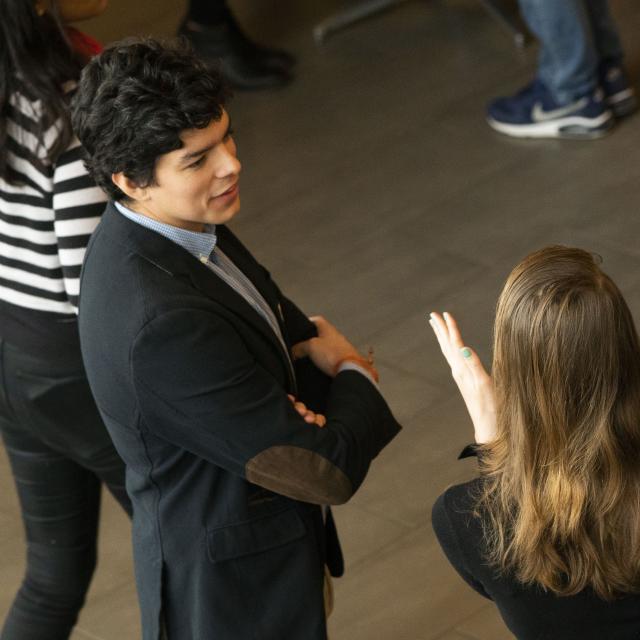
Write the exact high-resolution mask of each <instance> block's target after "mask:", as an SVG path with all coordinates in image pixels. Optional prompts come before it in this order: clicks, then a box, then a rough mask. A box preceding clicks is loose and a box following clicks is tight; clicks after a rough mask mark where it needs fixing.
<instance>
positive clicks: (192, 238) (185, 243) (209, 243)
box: [114, 202, 218, 262]
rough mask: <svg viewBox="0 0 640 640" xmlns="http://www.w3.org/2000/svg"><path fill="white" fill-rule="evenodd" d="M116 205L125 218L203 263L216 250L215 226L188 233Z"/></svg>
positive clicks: (208, 225)
mask: <svg viewBox="0 0 640 640" xmlns="http://www.w3.org/2000/svg"><path fill="white" fill-rule="evenodd" d="M114 204H115V205H116V208H117V209H118V211H119V212H120V213H121V214H122V215H123V216H124V217H125V218H129V220H131V221H132V222H135V223H137V224H139V225H140V226H142V227H146V228H147V229H151V231H155V232H156V233H159V234H160V235H162V236H164V237H165V238H168V239H169V240H171V241H172V242H175V243H176V244H177V245H180V246H181V247H182V248H183V249H186V250H187V251H188V252H189V253H190V254H191V255H192V256H194V257H195V258H198V260H200V261H202V262H206V261H207V260H208V259H209V257H210V256H211V254H212V253H213V250H214V249H215V246H216V242H217V241H218V238H217V236H216V226H215V225H214V224H207V225H205V226H204V231H202V232H197V231H188V230H187V229H181V228H180V227H174V226H173V225H170V224H165V223H163V222H158V221H157V220H154V219H153V218H149V217H148V216H145V215H142V214H141V213H137V212H135V211H132V210H131V209H129V208H128V207H126V206H125V205H123V204H122V203H120V202H114Z"/></svg>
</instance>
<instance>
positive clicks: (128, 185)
mask: <svg viewBox="0 0 640 640" xmlns="http://www.w3.org/2000/svg"><path fill="white" fill-rule="evenodd" d="M111 180H112V181H113V184H115V185H116V187H118V189H120V191H122V193H124V194H125V195H126V196H127V198H129V199H130V200H135V201H137V202H144V201H145V200H147V198H148V197H149V195H148V191H147V188H146V187H140V186H138V184H137V183H136V182H134V181H133V180H132V179H131V178H129V177H128V176H125V175H124V173H122V171H119V172H118V173H112V174H111Z"/></svg>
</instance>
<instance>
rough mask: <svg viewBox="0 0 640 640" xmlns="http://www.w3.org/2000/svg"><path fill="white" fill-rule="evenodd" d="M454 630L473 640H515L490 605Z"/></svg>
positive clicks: (493, 607) (493, 606)
mask: <svg viewBox="0 0 640 640" xmlns="http://www.w3.org/2000/svg"><path fill="white" fill-rule="evenodd" d="M455 630H456V631H457V632H459V633H461V634H463V635H465V636H470V637H472V638H473V639H474V640H515V639H514V636H513V634H511V633H510V632H509V629H507V627H506V626H505V624H504V622H503V621H502V618H501V617H500V614H499V613H498V609H497V608H496V607H495V605H494V604H492V603H488V604H486V605H485V606H484V607H482V608H481V609H480V610H479V611H477V612H476V613H474V614H473V615H471V616H469V617H468V618H466V619H465V620H463V621H462V622H461V623H460V624H458V625H456V628H455Z"/></svg>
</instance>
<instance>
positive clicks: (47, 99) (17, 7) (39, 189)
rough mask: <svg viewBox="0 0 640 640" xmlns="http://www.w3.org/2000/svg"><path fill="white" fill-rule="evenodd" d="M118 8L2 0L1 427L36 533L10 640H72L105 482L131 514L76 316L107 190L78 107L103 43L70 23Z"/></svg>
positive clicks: (93, 1) (101, 1)
mask: <svg viewBox="0 0 640 640" xmlns="http://www.w3.org/2000/svg"><path fill="white" fill-rule="evenodd" d="M105 6H106V0H84V1H83V0H57V1H55V2H53V1H48V0H37V1H35V2H34V0H0V15H1V16H2V19H1V20H0V225H1V230H0V285H1V286H0V430H1V432H2V438H3V440H4V444H5V447H6V450H7V454H8V457H9V460H10V463H11V470H12V472H13V476H14V479H15V483H16V488H17V492H18V497H19V501H20V507H21V511H22V517H23V521H24V528H25V534H26V539H27V569H26V575H25V576H24V580H23V583H22V586H21V587H20V590H19V591H18V593H17V595H16V597H15V599H14V602H13V605H12V606H11V608H10V610H9V613H8V615H7V618H6V620H5V623H4V627H3V629H2V633H1V636H0V637H1V638H2V640H40V639H42V640H45V639H46V640H64V639H66V638H68V637H69V634H70V633H71V629H72V628H73V626H74V624H75V622H76V619H77V617H78V612H79V611H80V608H81V607H82V605H83V602H84V599H85V595H86V592H87V589H88V587H89V583H90V581H91V577H92V574H93V571H94V567H95V562H96V540H97V527H98V516H99V510H100V492H101V485H102V483H105V484H106V486H107V487H108V488H109V490H110V491H111V493H112V494H113V495H114V496H115V498H116V499H117V500H118V501H119V502H120V504H121V505H122V507H123V508H124V509H125V510H126V511H127V512H128V513H130V511H131V508H130V503H129V499H128V497H127V495H126V492H125V487H124V465H123V463H122V461H121V460H120V458H119V456H118V454H117V453H116V451H115V449H114V448H113V445H112V443H111V440H110V439H109V436H108V434H107V432H106V429H105V428H104V426H103V424H102V421H101V420H100V417H99V415H98V411H97V408H96V406H95V404H94V401H93V398H92V396H91V393H90V391H89V386H88V383H87V380H86V376H85V372H84V367H83V365H82V360H81V357H80V344H79V338H78V329H77V321H76V312H77V303H78V287H79V276H80V266H81V264H82V259H83V257H84V251H85V247H86V243H87V241H88V239H89V235H90V234H91V232H92V231H93V229H94V227H95V226H96V224H97V222H98V220H99V216H100V214H101V213H102V210H103V208H104V202H105V200H106V197H105V195H104V193H103V192H102V191H101V190H100V189H99V188H98V187H96V186H95V184H94V183H93V181H92V180H91V179H90V178H89V176H88V175H87V173H86V170H85V168H84V165H83V163H82V161H81V159H80V154H79V151H80V149H79V144H78V142H77V140H76V139H75V138H74V136H73V134H72V131H71V127H70V123H69V116H68V111H67V110H68V100H69V97H70V95H71V94H72V93H73V90H74V86H75V81H76V79H77V78H78V76H79V73H80V70H81V68H82V66H83V63H84V62H85V60H86V55H87V54H89V53H91V52H92V51H93V50H95V48H96V46H97V45H96V43H95V42H93V41H92V40H91V39H89V38H86V37H84V36H83V35H82V34H81V33H80V32H78V31H75V30H73V31H66V30H65V27H64V26H63V24H64V23H65V22H67V21H75V20H80V19H83V18H89V17H92V16H94V15H98V14H99V13H101V12H102V11H103V10H104V8H105ZM72 42H73V43H74V45H72V44H71V43H72Z"/></svg>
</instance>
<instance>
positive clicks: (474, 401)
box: [429, 313, 496, 444]
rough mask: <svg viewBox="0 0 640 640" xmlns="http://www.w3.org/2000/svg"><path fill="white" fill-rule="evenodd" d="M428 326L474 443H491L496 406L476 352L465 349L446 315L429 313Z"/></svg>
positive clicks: (486, 374) (491, 383)
mask: <svg viewBox="0 0 640 640" xmlns="http://www.w3.org/2000/svg"><path fill="white" fill-rule="evenodd" d="M429 324H430V325H431V328H432V329H433V331H434V333H435V334H436V338H437V339H438V343H439V344H440V349H441V350H442V353H443V354H444V357H445V358H446V360H447V362H448V363H449V366H450V367H451V373H452V375H453V379H454V380H455V381H456V384H457V385H458V389H460V393H461V394H462V398H463V400H464V403H465V404H466V405H467V411H468V412H469V415H470V416H471V421H472V422H473V427H474V430H475V437H476V442H477V443H478V444H483V443H485V442H491V441H492V440H493V439H494V438H495V437H496V407H495V401H494V397H493V380H491V376H489V374H488V373H487V372H486V371H485V368H484V367H483V366H482V362H480V358H478V356H477V355H476V353H475V352H474V351H473V350H472V349H470V348H469V347H465V346H464V343H463V342H462V336H461V335H460V330H459V329H458V325H457V323H456V321H455V320H454V319H453V316H450V315H449V314H448V313H445V314H444V318H443V317H442V316H441V315H440V314H439V313H432V314H431V317H430V320H429Z"/></svg>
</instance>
